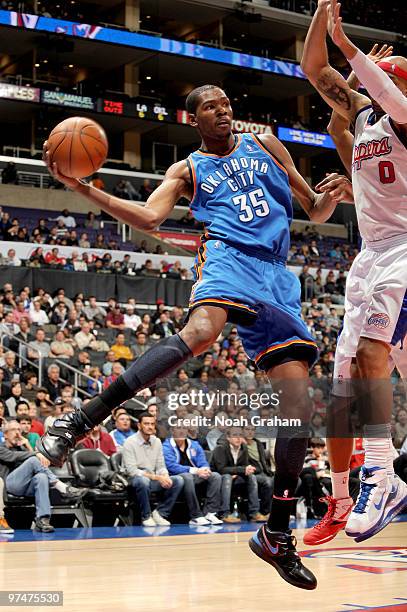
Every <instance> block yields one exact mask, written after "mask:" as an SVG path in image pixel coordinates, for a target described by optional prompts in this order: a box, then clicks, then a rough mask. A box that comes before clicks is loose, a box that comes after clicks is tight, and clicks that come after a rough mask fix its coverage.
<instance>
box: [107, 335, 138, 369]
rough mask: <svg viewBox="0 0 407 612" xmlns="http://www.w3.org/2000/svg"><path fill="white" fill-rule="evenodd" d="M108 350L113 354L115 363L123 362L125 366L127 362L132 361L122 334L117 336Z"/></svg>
mask: <svg viewBox="0 0 407 612" xmlns="http://www.w3.org/2000/svg"><path fill="white" fill-rule="evenodd" d="M110 350H111V351H112V352H113V353H114V356H115V359H116V361H121V362H123V361H124V362H125V364H127V362H128V361H132V359H133V353H132V351H131V349H130V348H129V347H128V346H127V345H126V337H125V335H124V334H122V333H119V334H117V336H116V341H115V343H114V344H113V345H112V346H111V347H110ZM125 364H123V365H125Z"/></svg>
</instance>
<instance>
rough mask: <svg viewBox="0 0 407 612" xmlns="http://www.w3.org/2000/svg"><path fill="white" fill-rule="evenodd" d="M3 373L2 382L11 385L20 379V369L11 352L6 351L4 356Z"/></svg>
mask: <svg viewBox="0 0 407 612" xmlns="http://www.w3.org/2000/svg"><path fill="white" fill-rule="evenodd" d="M2 370H3V373H4V382H5V383H6V384H7V383H11V381H12V380H16V379H17V380H19V379H20V374H21V371H20V368H19V367H18V366H17V364H16V356H15V354H14V353H13V352H11V351H7V353H5V354H4V365H3V366H2Z"/></svg>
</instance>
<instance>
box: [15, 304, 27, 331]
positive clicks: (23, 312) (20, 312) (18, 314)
mask: <svg viewBox="0 0 407 612" xmlns="http://www.w3.org/2000/svg"><path fill="white" fill-rule="evenodd" d="M16 305H17V307H16V308H14V310H13V321H14V323H16V324H17V325H20V321H21V319H23V318H24V319H25V318H28V317H29V314H28V308H26V307H25V305H24V302H23V300H22V299H21V298H16ZM17 333H18V330H17Z"/></svg>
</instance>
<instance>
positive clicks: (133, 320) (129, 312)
mask: <svg viewBox="0 0 407 612" xmlns="http://www.w3.org/2000/svg"><path fill="white" fill-rule="evenodd" d="M139 325H141V318H140V317H139V315H138V314H137V313H136V311H135V308H134V306H133V305H132V304H126V313H125V315H124V326H125V328H126V329H132V330H133V331H136V330H137V328H138V327H139Z"/></svg>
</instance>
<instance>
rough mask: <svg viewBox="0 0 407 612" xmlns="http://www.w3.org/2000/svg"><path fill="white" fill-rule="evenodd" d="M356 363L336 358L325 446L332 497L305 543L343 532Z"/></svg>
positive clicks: (348, 508)
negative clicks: (329, 468) (352, 374)
mask: <svg viewBox="0 0 407 612" xmlns="http://www.w3.org/2000/svg"><path fill="white" fill-rule="evenodd" d="M352 370H354V371H356V364H353V363H352V358H351V357H347V358H346V357H343V356H342V355H341V354H340V353H338V352H337V354H336V355H335V373H334V379H335V382H334V386H333V389H332V394H331V397H330V402H329V405H328V408H327V439H326V441H327V447H328V457H329V463H330V466H331V479H332V496H328V497H327V498H326V502H327V504H328V509H327V512H326V513H325V516H324V517H323V518H322V519H321V520H320V521H319V522H318V523H317V524H316V525H314V526H313V527H312V528H311V529H309V530H308V531H307V532H306V533H305V535H304V544H307V546H315V545H318V544H324V543H325V542H329V541H330V540H332V539H333V538H334V537H335V536H336V534H337V533H339V531H341V530H342V529H345V526H346V522H347V520H348V518H349V515H350V512H351V509H352V506H353V500H352V498H351V496H350V494H349V464H350V459H351V456H352V452H353V445H354V441H353V437H352V435H351V422H350V411H351V404H352V402H353V400H354V397H353V390H352V386H351V381H350V375H351V371H352Z"/></svg>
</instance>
